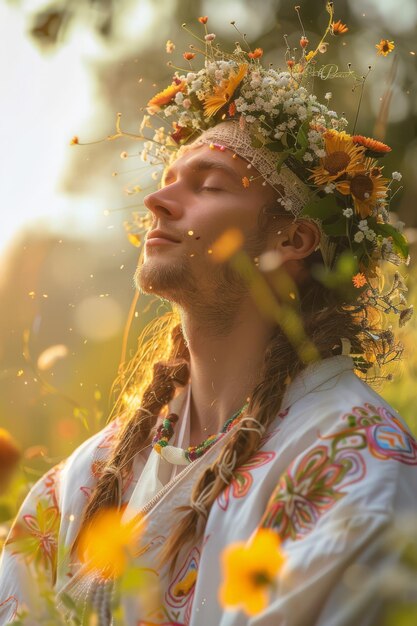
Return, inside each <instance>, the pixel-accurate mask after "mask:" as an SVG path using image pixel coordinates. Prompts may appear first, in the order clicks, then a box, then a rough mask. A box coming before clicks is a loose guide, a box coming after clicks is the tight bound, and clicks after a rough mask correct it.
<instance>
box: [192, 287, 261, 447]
mask: <svg viewBox="0 0 417 626" xmlns="http://www.w3.org/2000/svg"><path fill="white" fill-rule="evenodd" d="M218 315H219V317H220V316H221V310H219V311H218ZM181 317H182V327H183V332H184V336H185V337H186V339H187V342H188V348H189V352H190V373H191V406H190V419H191V424H190V431H191V444H192V445H194V444H195V443H200V442H201V440H202V439H204V438H205V437H207V436H208V435H211V434H213V433H215V432H218V431H219V430H220V429H221V427H222V426H223V424H224V422H225V421H226V420H227V419H228V418H229V417H231V416H232V415H233V413H235V412H236V411H238V410H239V409H240V408H241V407H242V406H243V404H245V402H246V401H247V398H248V396H249V394H250V393H251V391H252V389H253V387H254V386H255V384H256V383H257V382H258V380H259V375H260V371H261V369H262V365H263V360H264V353H265V349H266V347H267V345H268V342H269V340H270V337H271V334H272V332H273V328H272V326H271V325H270V324H269V323H268V322H267V321H266V320H265V318H263V317H262V316H261V315H260V314H259V311H258V309H257V307H256V306H255V305H254V303H253V302H252V300H251V299H250V298H247V299H246V300H244V301H243V302H242V303H241V306H240V307H239V309H238V310H237V311H236V313H235V315H234V319H233V323H231V324H226V325H225V324H219V330H218V332H216V331H215V329H214V327H213V325H205V324H204V323H202V321H201V317H200V316H199V317H198V318H197V317H196V316H195V315H193V314H192V313H191V312H190V311H186V310H184V309H183V310H182V311H181Z"/></svg>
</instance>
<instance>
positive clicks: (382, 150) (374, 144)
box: [352, 135, 391, 158]
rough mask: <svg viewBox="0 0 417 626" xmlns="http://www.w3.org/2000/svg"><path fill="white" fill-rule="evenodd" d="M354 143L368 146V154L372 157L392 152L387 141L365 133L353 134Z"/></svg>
mask: <svg viewBox="0 0 417 626" xmlns="http://www.w3.org/2000/svg"><path fill="white" fill-rule="evenodd" d="M352 141H353V143H355V144H356V145H358V146H364V148H366V156H370V157H374V158H377V157H381V156H383V155H384V154H386V153H387V152H391V148H390V147H389V146H387V144H386V143H383V142H382V141H377V140H376V139H372V138H371V137H363V135H353V137H352Z"/></svg>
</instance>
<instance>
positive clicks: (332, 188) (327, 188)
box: [324, 183, 336, 193]
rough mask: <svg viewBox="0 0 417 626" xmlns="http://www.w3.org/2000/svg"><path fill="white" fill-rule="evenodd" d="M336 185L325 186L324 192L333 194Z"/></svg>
mask: <svg viewBox="0 0 417 626" xmlns="http://www.w3.org/2000/svg"><path fill="white" fill-rule="evenodd" d="M335 187H336V185H335V184H334V183H329V184H328V185H326V186H325V188H324V191H325V192H326V193H333V191H334V190H335Z"/></svg>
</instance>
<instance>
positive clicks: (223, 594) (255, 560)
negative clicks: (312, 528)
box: [219, 528, 285, 615]
mask: <svg viewBox="0 0 417 626" xmlns="http://www.w3.org/2000/svg"><path fill="white" fill-rule="evenodd" d="M284 560H285V557H284V555H283V553H282V551H281V550H280V541H279V537H278V535H277V533H276V532H275V531H273V530H271V529H269V528H262V529H260V530H259V531H258V532H257V533H256V535H255V536H254V537H253V538H252V539H251V540H250V541H249V542H243V541H242V542H237V543H233V544H231V545H230V546H228V547H227V548H226V549H225V550H224V551H223V554H222V569H223V577H224V581H223V584H222V586H221V587H220V590H219V599H220V602H221V604H222V606H223V607H224V608H226V609H232V608H235V609H237V608H241V609H242V610H243V611H244V612H245V613H246V614H247V615H256V614H257V613H260V612H261V611H263V610H264V609H265V608H266V607H267V606H268V596H269V590H270V588H271V587H272V586H273V585H274V582H275V579H276V576H277V574H278V572H279V570H280V569H281V568H282V566H283V564H284Z"/></svg>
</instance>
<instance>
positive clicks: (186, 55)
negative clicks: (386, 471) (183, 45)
mask: <svg viewBox="0 0 417 626" xmlns="http://www.w3.org/2000/svg"><path fill="white" fill-rule="evenodd" d="M182 56H183V57H184V59H185V60H186V61H191V59H194V57H195V52H184V53H183V55H182Z"/></svg>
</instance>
